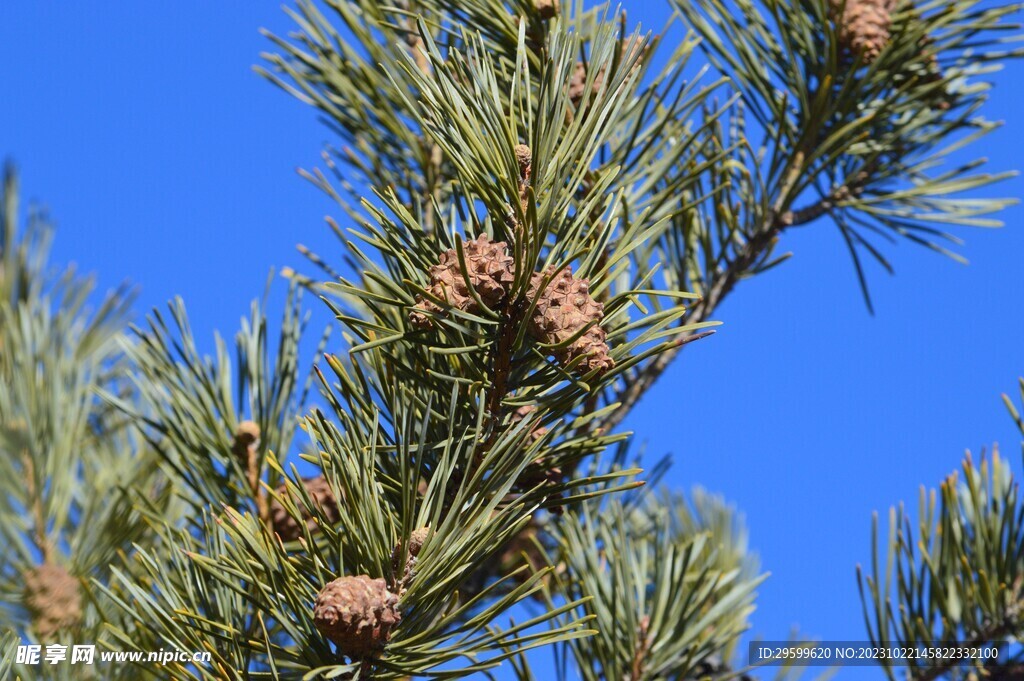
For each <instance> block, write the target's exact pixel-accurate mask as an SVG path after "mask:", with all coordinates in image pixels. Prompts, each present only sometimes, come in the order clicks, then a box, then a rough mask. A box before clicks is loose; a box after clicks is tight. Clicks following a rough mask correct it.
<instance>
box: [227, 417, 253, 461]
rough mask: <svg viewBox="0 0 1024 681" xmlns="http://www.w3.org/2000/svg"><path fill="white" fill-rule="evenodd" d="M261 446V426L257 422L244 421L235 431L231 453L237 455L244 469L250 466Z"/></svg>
mask: <svg viewBox="0 0 1024 681" xmlns="http://www.w3.org/2000/svg"><path fill="white" fill-rule="evenodd" d="M259 446H260V426H259V424H258V423H256V422H255V421H242V422H241V423H239V424H238V430H236V431H235V441H234V442H233V443H232V445H231V453H232V454H234V455H235V458H236V459H237V460H238V462H239V463H240V464H242V466H243V467H245V466H247V465H249V461H250V459H251V457H253V456H255V454H256V449H257V448H258V447H259Z"/></svg>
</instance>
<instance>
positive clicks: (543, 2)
mask: <svg viewBox="0 0 1024 681" xmlns="http://www.w3.org/2000/svg"><path fill="white" fill-rule="evenodd" d="M533 6H534V8H536V10H537V14H539V15H540V18H541V19H554V18H555V17H556V16H557V15H558V0H533Z"/></svg>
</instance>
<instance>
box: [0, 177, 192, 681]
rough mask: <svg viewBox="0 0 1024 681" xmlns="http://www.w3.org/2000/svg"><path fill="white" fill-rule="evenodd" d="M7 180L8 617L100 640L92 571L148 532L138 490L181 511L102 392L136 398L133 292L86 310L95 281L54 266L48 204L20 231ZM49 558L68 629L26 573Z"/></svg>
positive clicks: (103, 613) (2, 324)
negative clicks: (64, 594)
mask: <svg viewBox="0 0 1024 681" xmlns="http://www.w3.org/2000/svg"><path fill="white" fill-rule="evenodd" d="M3 182H4V186H3V196H2V205H3V210H2V212H0V294H2V295H0V385H2V386H3V389H2V390H0V486H2V492H0V546H2V547H3V549H2V550H0V620H2V621H3V622H4V623H5V625H10V626H12V627H13V628H14V630H15V633H16V635H17V636H18V637H19V638H24V639H27V640H32V641H40V642H43V643H49V642H59V643H67V637H68V636H74V637H75V638H76V640H85V639H90V638H91V639H92V640H96V639H97V638H98V637H99V633H100V631H101V628H102V626H103V621H104V619H105V618H106V617H107V616H108V609H109V608H110V604H109V603H106V602H104V601H103V600H102V599H98V598H97V597H96V593H95V590H94V586H93V583H92V582H91V581H90V580H91V579H92V580H99V581H103V580H105V579H106V578H107V577H108V575H109V567H108V566H109V565H110V564H111V563H112V562H114V561H115V560H116V559H117V557H118V555H119V554H120V553H121V552H124V551H129V550H130V549H131V546H132V544H133V543H135V542H143V541H145V540H146V539H147V538H148V535H149V533H148V527H147V525H146V523H145V521H144V518H143V516H142V514H141V513H139V512H138V511H137V510H136V509H135V508H134V501H135V498H136V497H141V498H143V499H146V500H147V503H148V504H150V505H151V506H152V507H153V508H154V509H158V510H159V512H160V513H161V514H163V515H165V516H166V517H167V518H168V519H172V518H173V516H174V511H173V508H172V506H171V505H170V504H169V499H168V495H167V494H166V491H165V489H164V488H163V486H162V485H161V483H160V479H159V476H158V474H157V472H156V467H155V465H154V463H155V462H154V459H153V457H152V453H151V452H150V451H149V450H147V449H146V448H145V447H144V446H143V445H142V444H141V443H140V442H139V439H138V437H137V436H136V434H135V433H134V431H133V430H132V429H131V424H130V423H129V422H128V421H127V420H126V419H125V418H124V416H123V415H122V414H121V413H119V412H118V411H117V410H114V409H112V408H110V406H109V405H107V404H106V403H104V402H103V401H102V400H100V399H99V397H98V391H100V390H106V391H108V392H111V393H115V394H120V395H122V397H123V398H124V399H131V397H130V390H129V389H128V387H127V386H126V385H125V384H124V382H123V381H122V379H121V377H122V376H123V375H124V374H125V373H126V371H127V366H128V365H127V362H126V358H125V356H124V354H123V352H122V349H121V344H122V342H123V340H124V335H123V328H124V325H125V323H126V321H125V320H126V316H127V313H128V309H129V306H130V305H131V301H132V295H131V294H130V293H129V292H128V291H126V290H124V289H120V290H118V291H114V292H112V293H109V294H108V295H107V296H106V297H104V298H103V299H102V301H101V303H100V305H99V307H98V308H97V309H95V310H90V309H89V301H90V298H91V297H92V295H93V290H94V284H93V280H92V279H91V278H86V277H81V276H79V275H78V274H77V273H75V272H74V271H73V270H72V269H67V270H64V271H62V272H54V271H53V270H52V266H51V265H50V263H49V244H50V241H51V238H52V229H51V227H50V225H49V223H48V221H47V218H46V215H45V213H44V212H43V211H42V210H40V209H38V208H31V209H30V211H29V214H28V223H27V225H26V227H25V228H24V230H23V231H21V230H19V229H18V223H19V207H18V190H17V179H16V175H15V173H14V171H13V168H11V167H8V168H7V170H6V171H5V175H4V178H3ZM19 231H20V233H19ZM42 564H45V565H51V566H58V567H60V568H62V569H63V570H65V571H67V573H69V574H70V575H71V577H73V578H74V579H75V580H77V581H78V582H79V596H78V600H79V605H78V606H77V607H72V608H70V609H71V610H75V611H80V614H79V615H78V616H76V617H73V618H71V619H70V620H69V621H68V622H67V626H66V627H65V629H64V630H62V631H56V632H49V631H46V630H45V629H43V630H40V629H39V628H38V623H37V622H36V621H35V620H34V615H33V614H32V613H31V612H30V611H29V609H28V608H27V606H26V603H27V600H28V598H29V594H28V593H27V592H26V584H27V579H28V575H29V574H30V573H31V572H32V571H33V570H35V568H36V567H37V566H39V565H42ZM5 652H6V651H5ZM47 673H48V674H49V673H58V672H47ZM0 675H2V674H0Z"/></svg>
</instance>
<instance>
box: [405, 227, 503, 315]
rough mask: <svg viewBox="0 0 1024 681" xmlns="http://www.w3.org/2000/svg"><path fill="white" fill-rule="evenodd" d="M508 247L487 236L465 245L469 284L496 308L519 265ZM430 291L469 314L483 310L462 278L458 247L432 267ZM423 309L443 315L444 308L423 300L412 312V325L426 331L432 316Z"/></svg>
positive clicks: (488, 304) (488, 305)
mask: <svg viewBox="0 0 1024 681" xmlns="http://www.w3.org/2000/svg"><path fill="white" fill-rule="evenodd" d="M506 248H507V244H506V243H505V242H504V241H491V239H490V237H488V236H487V235H486V234H481V235H480V236H479V237H477V238H476V239H474V240H473V241H466V242H465V243H464V244H463V251H464V252H465V255H466V269H467V275H468V279H469V283H470V285H471V286H472V287H473V290H474V291H476V294H477V295H478V296H479V297H480V300H482V301H483V302H484V304H485V305H487V307H489V308H492V309H493V308H495V307H498V306H499V305H500V304H501V303H503V302H504V301H505V298H506V296H507V295H508V291H509V288H511V286H512V282H513V281H514V279H515V264H514V261H513V259H512V256H510V255H508V254H507V253H506ZM427 291H428V292H429V293H430V295H432V296H433V297H435V298H438V299H439V300H443V301H445V303H447V305H448V306H450V307H455V308H458V309H460V310H464V311H465V312H477V311H479V308H480V306H479V304H478V303H477V301H476V298H474V297H473V296H472V295H471V294H470V292H469V288H468V287H467V286H466V278H464V277H463V276H462V270H461V268H460V267H459V255H458V253H457V252H456V251H455V249H454V248H452V249H449V250H447V251H445V252H444V253H442V254H441V258H440V262H439V264H437V265H434V266H432V267H431V268H430V287H429V288H427ZM421 310H425V311H429V312H442V311H443V308H441V307H440V306H438V305H436V304H435V303H434V302H433V301H431V300H428V299H426V298H423V297H421V298H420V299H419V301H418V302H417V304H416V306H415V307H414V308H413V310H412V311H411V312H410V313H409V322H410V323H411V324H412V325H413V326H416V327H420V328H423V327H427V326H430V317H428V316H427V315H425V314H423V312H421Z"/></svg>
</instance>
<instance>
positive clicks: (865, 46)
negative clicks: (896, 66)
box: [830, 0, 896, 64]
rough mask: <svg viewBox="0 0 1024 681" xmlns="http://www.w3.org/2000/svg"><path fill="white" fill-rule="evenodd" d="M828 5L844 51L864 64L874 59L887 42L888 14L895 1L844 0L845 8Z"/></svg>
mask: <svg viewBox="0 0 1024 681" xmlns="http://www.w3.org/2000/svg"><path fill="white" fill-rule="evenodd" d="M830 2H831V7H832V15H833V19H834V20H835V22H836V27H837V29H838V31H839V42H840V43H841V44H842V46H843V48H844V49H846V50H847V51H848V52H850V53H851V54H854V55H857V56H859V57H860V58H861V61H863V62H864V63H865V64H870V63H871V62H873V61H874V60H875V59H877V58H878V55H879V54H881V52H882V50H883V49H884V48H885V46H886V45H887V44H888V42H889V25H890V23H891V18H890V12H892V10H893V9H894V8H895V6H896V0H846V4H845V7H844V6H843V0H830ZM840 12H842V14H841V15H840Z"/></svg>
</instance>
